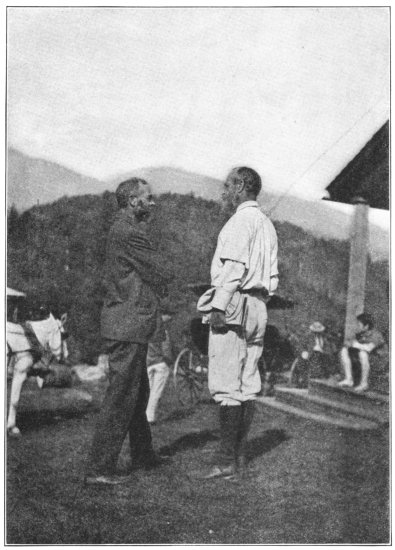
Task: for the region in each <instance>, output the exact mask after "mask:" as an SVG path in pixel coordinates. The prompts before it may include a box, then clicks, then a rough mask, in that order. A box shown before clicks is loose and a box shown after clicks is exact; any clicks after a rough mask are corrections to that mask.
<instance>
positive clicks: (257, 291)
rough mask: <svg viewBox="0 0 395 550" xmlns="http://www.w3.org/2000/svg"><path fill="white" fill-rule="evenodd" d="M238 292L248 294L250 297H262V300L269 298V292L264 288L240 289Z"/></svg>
mask: <svg viewBox="0 0 395 550" xmlns="http://www.w3.org/2000/svg"><path fill="white" fill-rule="evenodd" d="M239 292H240V293H241V294H249V295H250V296H262V297H263V298H266V297H267V296H269V291H268V290H267V288H265V287H263V288H248V289H245V288H240V289H239Z"/></svg>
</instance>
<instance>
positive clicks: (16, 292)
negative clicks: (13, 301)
mask: <svg viewBox="0 0 395 550" xmlns="http://www.w3.org/2000/svg"><path fill="white" fill-rule="evenodd" d="M7 296H19V297H21V298H22V297H25V296H26V294H25V293H24V292H19V290H14V289H13V288H9V287H8V286H7Z"/></svg>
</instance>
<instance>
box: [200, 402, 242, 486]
mask: <svg viewBox="0 0 395 550" xmlns="http://www.w3.org/2000/svg"><path fill="white" fill-rule="evenodd" d="M240 418H241V406H240V405H234V406H228V405H221V406H220V407H219V424H220V434H221V441H220V448H219V451H218V455H217V456H218V458H217V464H216V465H215V466H213V468H212V469H211V470H210V472H209V473H208V474H207V475H206V476H204V479H213V478H216V477H224V478H230V477H232V476H233V475H234V474H235V473H236V444H237V435H238V431H239V425H240Z"/></svg>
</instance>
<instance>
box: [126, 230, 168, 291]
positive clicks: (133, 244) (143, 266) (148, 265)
mask: <svg viewBox="0 0 395 550" xmlns="http://www.w3.org/2000/svg"><path fill="white" fill-rule="evenodd" d="M120 256H121V261H123V262H125V263H126V264H127V265H128V266H130V267H131V268H132V269H134V270H135V271H136V272H137V273H138V274H139V275H140V277H141V279H142V280H143V281H144V282H145V283H147V284H148V285H149V286H152V287H153V288H154V289H155V290H157V291H159V292H160V291H161V289H163V288H164V287H166V285H167V283H168V282H170V281H171V279H172V278H173V273H172V272H171V270H170V269H169V268H167V267H166V266H165V258H164V257H163V255H162V254H160V253H159V252H158V251H157V250H156V249H155V248H154V247H153V246H152V244H151V242H150V241H149V239H148V238H147V237H146V236H145V235H143V234H142V233H140V232H133V233H131V234H129V235H128V239H127V241H126V243H125V246H123V247H121V250H120Z"/></svg>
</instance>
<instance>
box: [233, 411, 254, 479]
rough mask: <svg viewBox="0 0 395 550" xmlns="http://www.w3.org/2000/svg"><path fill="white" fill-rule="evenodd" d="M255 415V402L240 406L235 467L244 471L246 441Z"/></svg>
mask: <svg viewBox="0 0 395 550" xmlns="http://www.w3.org/2000/svg"><path fill="white" fill-rule="evenodd" d="M254 413H255V401H244V402H243V403H242V404H241V418H240V423H239V430H238V433H237V446H236V460H237V467H238V468H239V469H240V470H244V469H245V467H246V465H247V457H246V449H247V439H248V433H249V431H250V427H251V424H252V420H253V418H254Z"/></svg>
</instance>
